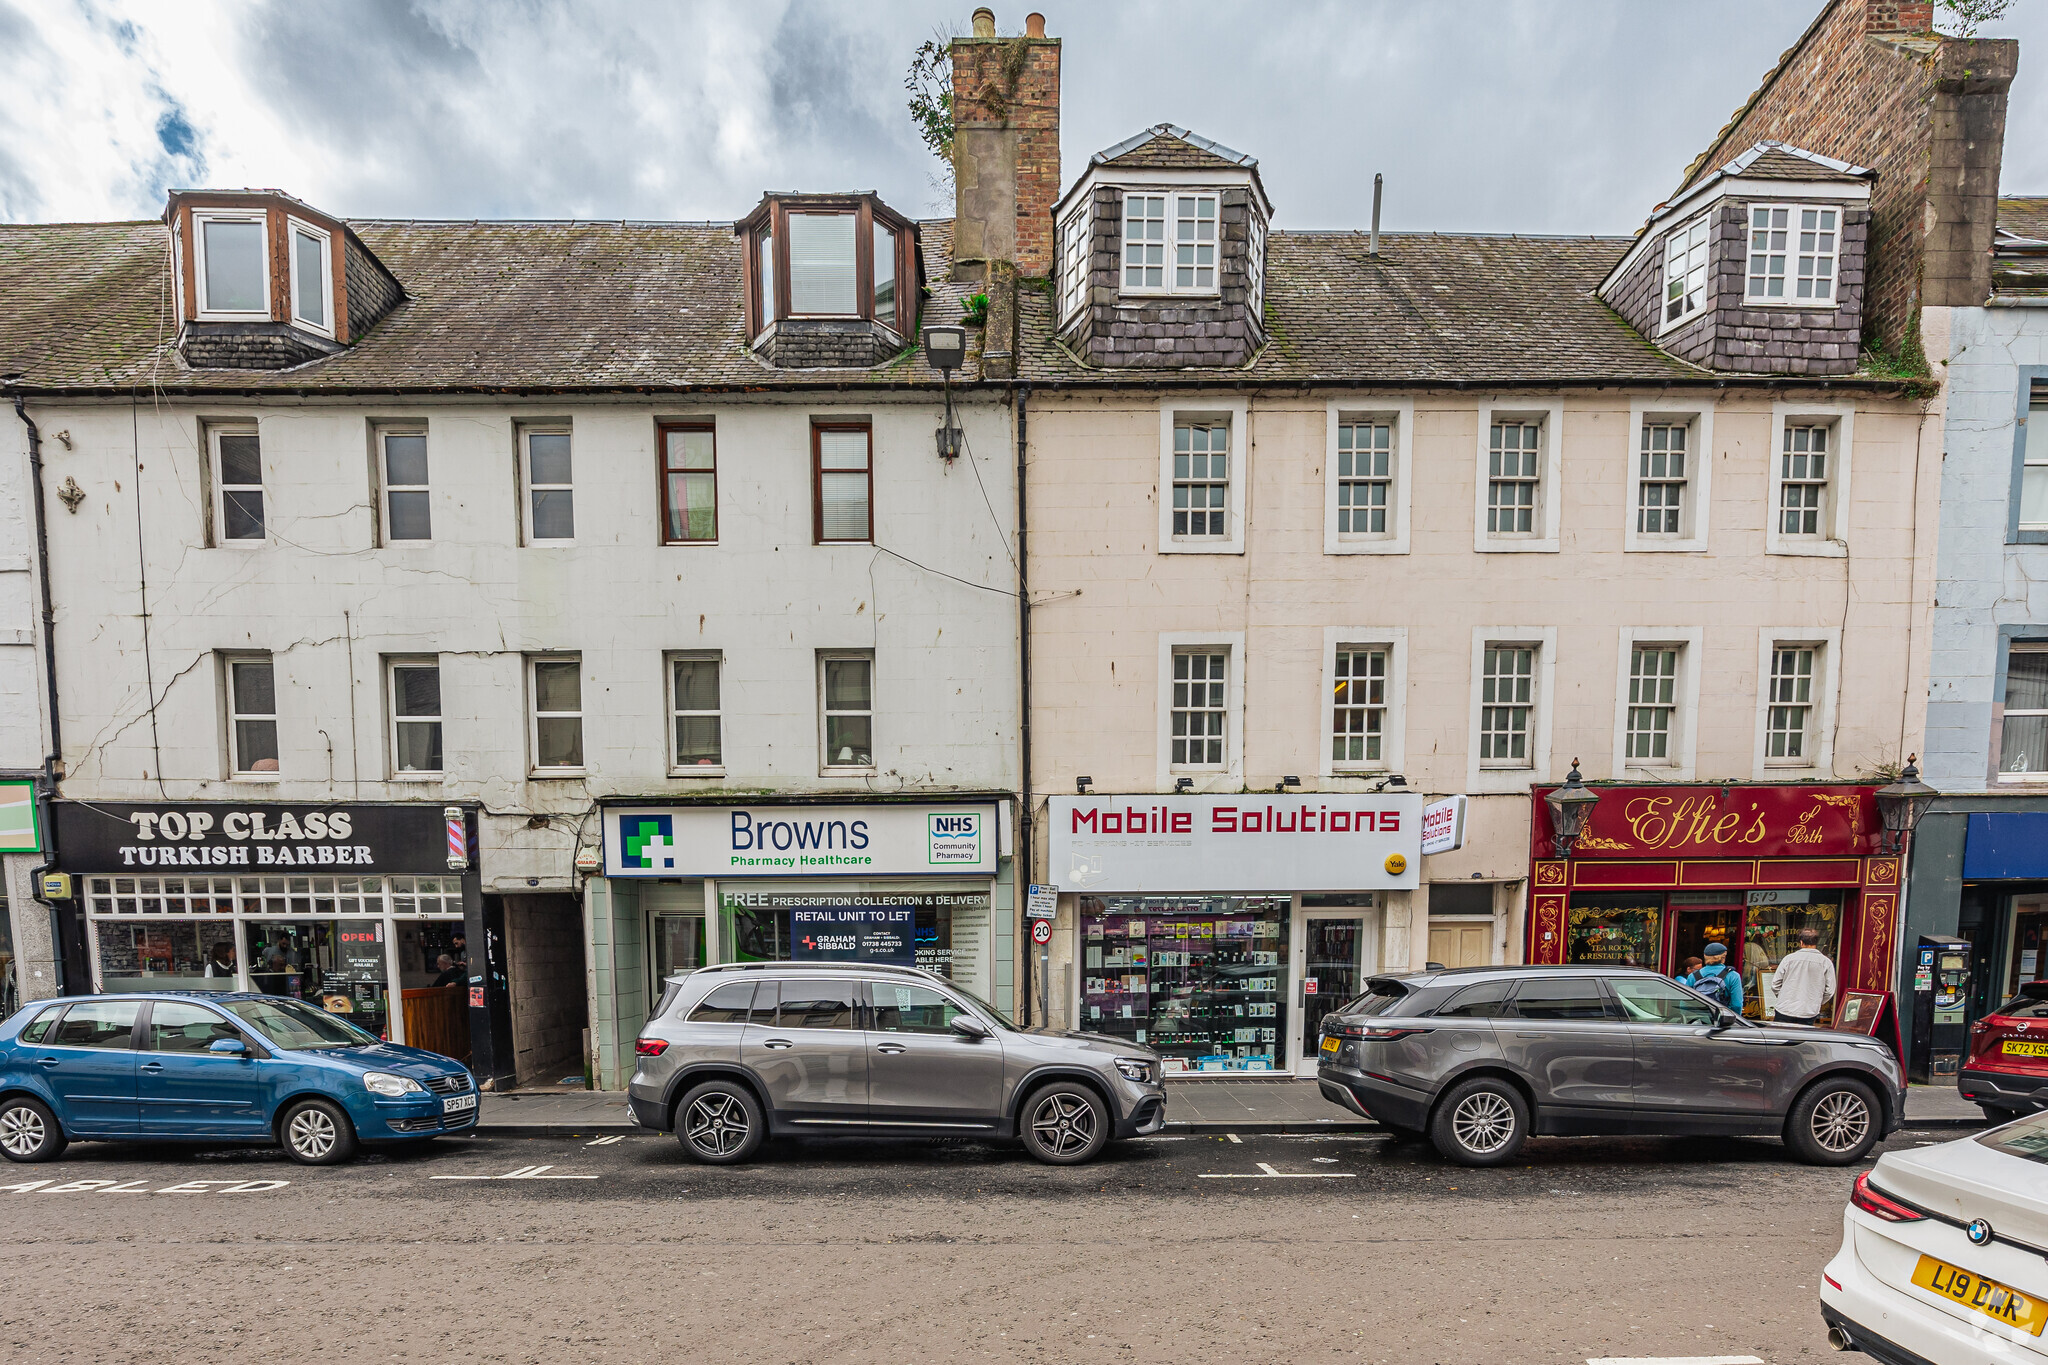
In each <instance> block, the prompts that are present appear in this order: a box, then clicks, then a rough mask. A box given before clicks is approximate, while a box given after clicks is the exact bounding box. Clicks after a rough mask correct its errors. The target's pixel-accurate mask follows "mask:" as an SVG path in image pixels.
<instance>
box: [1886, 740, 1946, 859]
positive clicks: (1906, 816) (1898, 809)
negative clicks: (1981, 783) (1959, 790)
mask: <svg viewBox="0 0 2048 1365" xmlns="http://www.w3.org/2000/svg"><path fill="white" fill-rule="evenodd" d="M1918 757H1919V756H1918V755H1917V754H1907V755H1906V767H1905V771H1903V772H1901V773H1900V774H1899V780H1898V781H1896V782H1894V783H1892V784H1891V785H1889V786H1884V787H1879V788H1878V789H1877V792H1876V798H1877V817H1878V819H1880V820H1882V821H1884V843H1885V852H1887V853H1890V854H1892V855H1894V856H1897V854H1898V853H1899V852H1900V851H1901V850H1902V849H1904V848H1905V846H1906V840H1907V838H1908V837H1910V836H1911V835H1912V833H1913V830H1914V828H1915V827H1916V826H1918V825H1919V823H1920V817H1921V816H1923V815H1925V814H1927V808H1928V807H1929V806H1932V805H1933V804H1934V802H1935V800H1936V799H1937V798H1938V797H1940V795H1941V793H1940V792H1938V791H1936V790H1935V789H1934V788H1932V787H1930V786H1928V785H1927V784H1926V783H1925V782H1922V781H1921V780H1920V769H1918V768H1917V767H1915V766H1914V763H1915V761H1916V760H1917V759H1918Z"/></svg>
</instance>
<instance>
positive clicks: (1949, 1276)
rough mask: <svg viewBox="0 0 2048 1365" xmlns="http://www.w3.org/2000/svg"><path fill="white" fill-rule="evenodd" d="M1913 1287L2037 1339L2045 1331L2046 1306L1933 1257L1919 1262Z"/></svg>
mask: <svg viewBox="0 0 2048 1365" xmlns="http://www.w3.org/2000/svg"><path fill="white" fill-rule="evenodd" d="M1913 1283H1914V1284H1917V1285H1919V1286H1920V1287H1921V1288H1922V1289H1931V1290H1933V1291H1934V1292H1935V1293H1937V1294H1940V1295H1943V1296H1944V1297H1947V1298H1951V1299H1954V1300H1955V1301H1956V1302H1957V1303H1959V1304H1962V1305H1963V1306H1964V1307H1965V1308H1974V1309H1975V1310H1976V1311H1978V1312H1979V1313H1982V1314H1983V1315H1984V1316H1985V1317H1987V1318H1990V1319H1992V1320H1993V1321H1996V1322H2002V1323H2004V1324H2005V1325H2006V1326H2008V1327H2018V1328H2020V1329H2022V1330H2023V1331H2027V1332H2031V1333H2033V1334H2034V1335H2035V1336H2037V1337H2038V1336H2040V1335H2041V1329H2042V1328H2043V1327H2048V1303H2044V1302H2043V1301H2042V1300H2040V1299H2035V1298H2029V1297H2028V1296H2027V1295H2025V1294H2022V1293H2020V1292H2019V1291H2018V1290H2017V1289H2011V1288H2008V1287H2007V1286H2005V1285H2002V1284H2000V1283H1999V1282H1998V1281H1996V1280H1987V1279H1985V1278H1984V1277H1983V1276H1981V1275H1973V1274H1971V1273H1970V1272H1969V1271H1967V1270H1958V1269H1956V1267H1954V1266H1952V1265H1950V1264H1949V1263H1948V1262H1946V1261H1937V1260H1935V1259H1934V1258H1933V1257H1932V1256H1922V1257H1921V1258H1920V1264H1919V1265H1918V1266H1917V1267H1915V1268H1914V1270H1913Z"/></svg>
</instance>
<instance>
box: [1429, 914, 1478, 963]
mask: <svg viewBox="0 0 2048 1365" xmlns="http://www.w3.org/2000/svg"><path fill="white" fill-rule="evenodd" d="M1429 960H1430V961H1431V962H1441V963H1443V964H1444V966H1446V967H1486V966H1491V965H1492V963H1493V921H1492V920H1484V921H1477V920H1475V921H1473V922H1471V923H1460V922H1458V921H1457V920H1435V921H1432V922H1431V924H1430V926H1429Z"/></svg>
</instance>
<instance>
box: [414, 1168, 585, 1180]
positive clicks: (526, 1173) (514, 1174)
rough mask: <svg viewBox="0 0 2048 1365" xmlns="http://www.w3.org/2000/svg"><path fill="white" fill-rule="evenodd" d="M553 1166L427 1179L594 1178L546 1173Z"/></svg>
mask: <svg viewBox="0 0 2048 1365" xmlns="http://www.w3.org/2000/svg"><path fill="white" fill-rule="evenodd" d="M553 1169H555V1168H554V1167H553V1166H521V1167H520V1168H519V1169H518V1170H515V1171H507V1172H506V1173H505V1174H503V1175H430V1176H428V1177H427V1179H429V1180H595V1179H597V1177H596V1176H594V1175H548V1174H546V1173H547V1172H548V1171H552V1170H553Z"/></svg>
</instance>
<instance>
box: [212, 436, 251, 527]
mask: <svg viewBox="0 0 2048 1365" xmlns="http://www.w3.org/2000/svg"><path fill="white" fill-rule="evenodd" d="M207 444H208V445H209V446H211V447H212V451H211V454H212V458H213V524H214V527H215V528H216V531H215V534H216V535H217V536H218V539H219V543H220V544H223V545H261V544H262V543H263V540H264V518H263V444H262V442H261V441H260V440H258V439H257V436H256V428H254V427H214V428H211V429H210V430H209V431H208V432H207Z"/></svg>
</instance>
